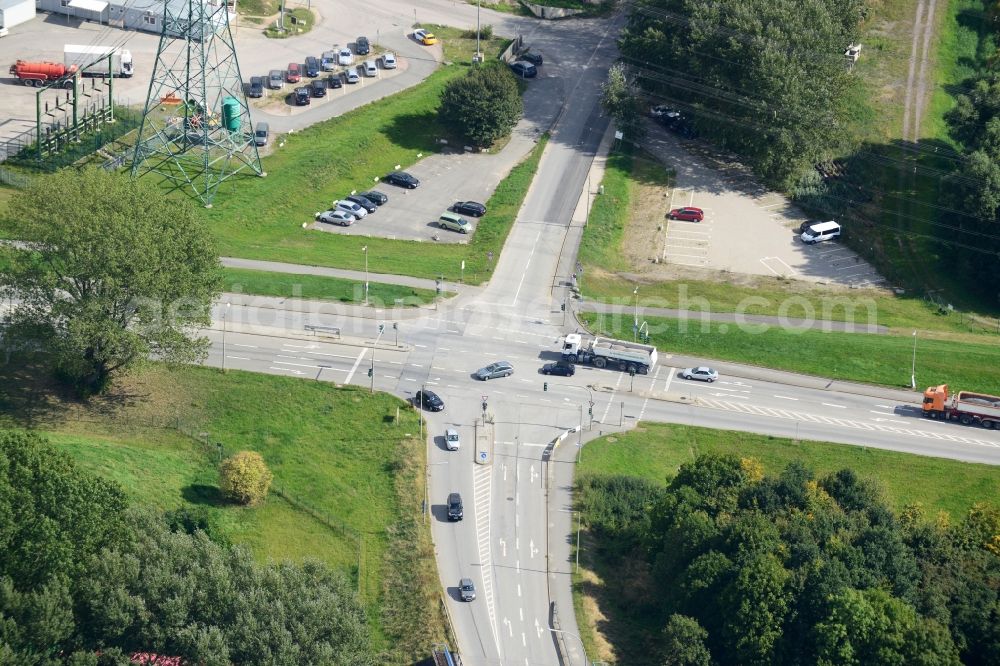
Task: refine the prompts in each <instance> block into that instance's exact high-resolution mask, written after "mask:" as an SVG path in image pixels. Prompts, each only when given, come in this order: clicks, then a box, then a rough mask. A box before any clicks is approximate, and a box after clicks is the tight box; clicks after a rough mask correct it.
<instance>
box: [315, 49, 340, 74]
mask: <svg viewBox="0 0 1000 666" xmlns="http://www.w3.org/2000/svg"><path fill="white" fill-rule="evenodd" d="M319 66H320V69H322V70H323V71H324V72H332V71H333V70H334V68H336V67H337V52H336V51H323V55H321V56H320V58H319Z"/></svg>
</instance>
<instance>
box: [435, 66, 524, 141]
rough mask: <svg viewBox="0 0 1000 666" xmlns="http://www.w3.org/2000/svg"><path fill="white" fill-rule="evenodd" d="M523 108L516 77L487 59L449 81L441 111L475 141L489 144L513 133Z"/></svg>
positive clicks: (448, 121)
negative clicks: (485, 62)
mask: <svg viewBox="0 0 1000 666" xmlns="http://www.w3.org/2000/svg"><path fill="white" fill-rule="evenodd" d="M523 111H524V105H523V103H522V102H521V93H520V91H519V90H518V87H517V79H515V78H514V75H513V74H511V73H510V70H508V69H507V67H505V66H503V65H501V64H500V63H488V64H485V65H483V66H481V67H476V68H473V69H471V70H470V71H469V73H468V74H467V75H466V76H464V77H462V78H460V79H455V80H454V81H451V82H449V83H448V85H447V86H446V87H445V89H444V92H443V93H442V94H441V106H440V108H439V110H438V114H439V116H440V118H441V121H442V123H443V124H444V125H445V126H447V127H448V128H449V129H451V130H452V131H454V132H456V133H457V134H459V135H461V136H462V137H463V138H464V139H466V140H468V141H470V142H471V143H472V144H473V145H476V146H489V145H492V144H493V142H494V141H496V140H497V139H499V138H501V137H504V136H507V135H508V134H510V132H511V130H512V129H514V125H516V124H517V121H518V120H520V118H521V113H522V112H523Z"/></svg>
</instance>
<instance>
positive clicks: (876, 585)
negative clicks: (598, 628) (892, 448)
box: [578, 455, 1000, 666]
mask: <svg viewBox="0 0 1000 666" xmlns="http://www.w3.org/2000/svg"><path fill="white" fill-rule="evenodd" d="M578 501H579V503H580V508H581V510H582V511H583V512H584V516H585V518H586V521H587V523H588V525H589V526H590V529H591V531H592V532H593V534H594V535H595V537H596V541H597V543H598V548H599V557H598V562H600V563H601V567H600V568H601V571H600V573H601V574H602V576H603V578H604V584H605V592H606V593H608V594H613V595H615V599H614V602H615V603H614V605H615V607H616V608H617V609H618V611H619V612H621V613H624V614H627V616H628V619H627V622H628V623H630V624H632V625H634V626H632V627H631V628H630V631H635V627H636V626H638V627H642V628H644V629H641V630H640V633H641V639H640V640H639V641H638V642H639V643H643V645H642V647H641V648H639V649H640V650H645V654H652V655H655V659H654V658H652V657H651V658H650V661H649V662H648V663H659V664H664V665H671V666H673V665H676V666H680V665H689V666H694V665H698V666H708V665H710V664H720V665H721V664H787V665H792V664H802V665H806V664H823V665H830V666H833V665H835V664H836V665H857V666H862V665H863V666H883V665H884V666H889V665H903V664H906V665H915V664H920V665H926V666H930V665H932V664H933V665H946V664H960V663H961V664H976V665H980V664H981V665H987V664H1000V510H998V509H997V508H996V507H993V506H987V505H984V506H977V507H976V508H974V509H973V510H971V511H970V512H969V514H968V515H967V516H966V517H965V518H964V519H963V520H962V521H961V522H959V523H957V524H955V525H950V524H949V521H948V520H947V519H946V518H944V517H940V516H939V517H935V519H934V520H928V519H927V517H925V516H924V515H923V513H922V511H921V510H920V508H919V507H916V506H914V507H908V508H907V509H906V510H905V511H904V512H902V514H901V515H898V516H897V515H896V514H894V512H893V511H892V510H891V509H890V508H889V507H888V506H887V505H886V503H885V502H884V501H883V500H882V499H881V498H880V495H879V493H878V491H877V490H876V488H875V487H874V486H873V485H872V484H871V483H869V482H866V481H864V480H862V479H860V478H859V477H858V476H857V475H856V474H855V473H854V472H852V471H851V470H849V469H845V470H842V471H840V472H837V473H835V474H830V475H829V476H826V477H823V478H820V479H817V478H815V477H814V475H813V474H812V472H810V470H808V469H807V468H806V467H805V466H803V465H802V464H801V463H792V464H790V465H789V466H788V467H786V468H785V469H784V470H783V471H782V472H781V473H780V474H779V475H777V476H764V474H763V473H762V470H761V467H760V465H759V464H758V463H757V462H756V461H754V460H752V459H742V460H741V459H739V458H736V457H734V456H723V455H703V456H700V457H699V458H698V459H697V460H696V461H695V462H693V463H690V464H685V465H683V466H681V468H680V470H679V472H678V474H677V476H676V477H675V478H674V479H672V480H671V482H670V483H669V484H668V485H667V486H666V487H664V486H660V485H657V484H653V483H650V482H648V481H644V480H642V479H637V478H631V477H620V476H594V477H585V478H582V479H581V480H580V482H579V493H578ZM619 577H620V578H619ZM612 633H614V632H612ZM634 647H635V646H634V645H633V649H634Z"/></svg>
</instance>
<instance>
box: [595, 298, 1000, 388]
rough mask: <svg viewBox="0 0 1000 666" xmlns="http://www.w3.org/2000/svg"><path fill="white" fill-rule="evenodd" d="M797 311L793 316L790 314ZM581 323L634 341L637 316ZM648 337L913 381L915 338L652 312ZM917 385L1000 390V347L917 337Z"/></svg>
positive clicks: (696, 351)
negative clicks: (750, 325) (762, 326)
mask: <svg viewBox="0 0 1000 666" xmlns="http://www.w3.org/2000/svg"><path fill="white" fill-rule="evenodd" d="M790 316H794V315H790ZM581 320H582V321H583V322H585V323H586V325H587V326H588V328H590V330H592V331H594V332H595V333H597V334H599V335H607V336H610V337H614V338H623V337H628V338H630V337H631V335H632V330H631V329H632V317H631V316H628V315H618V316H617V317H615V316H611V315H598V314H593V313H584V314H583V315H582V316H581ZM645 321H647V322H648V324H649V330H650V334H651V335H650V340H651V343H652V344H655V345H656V346H657V348H658V349H660V350H661V351H662V352H666V353H672V354H691V355H697V356H705V357H707V358H712V359H718V360H722V361H735V362H738V363H747V364H750V365H758V366H763V367H768V368H775V369H778V370H789V371H792V372H802V373H805V374H809V375H817V376H820V377H829V378H832V379H844V380H850V381H856V382H865V383H871V384H883V385H886V386H909V383H910V369H911V363H912V354H913V337H912V336H911V335H866V334H863V333H836V332H830V333H827V332H823V331H804V332H794V331H793V330H789V329H781V328H769V329H767V330H764V331H762V332H755V331H754V330H753V329H751V330H741V329H740V328H739V327H737V326H736V325H734V324H706V325H705V326H704V327H703V326H702V324H701V322H700V321H697V320H689V321H688V322H687V326H686V330H683V329H680V328H679V324H680V323H681V322H679V321H678V320H675V319H664V318H659V317H647V318H646V319H645ZM916 365H917V388H924V387H926V386H930V385H932V384H945V383H947V384H951V385H952V386H954V387H956V388H961V389H964V390H974V391H982V392H985V393H991V394H994V395H1000V373H998V372H997V368H1000V345H998V344H996V343H995V342H985V341H984V342H982V343H973V342H956V341H953V340H935V339H926V338H920V337H919V336H918V338H917V361H916Z"/></svg>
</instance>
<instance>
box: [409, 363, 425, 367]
mask: <svg viewBox="0 0 1000 666" xmlns="http://www.w3.org/2000/svg"><path fill="white" fill-rule="evenodd" d="M410 365H412V366H413V367H414V368H422V367H424V366H422V365H420V364H419V363H410Z"/></svg>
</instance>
